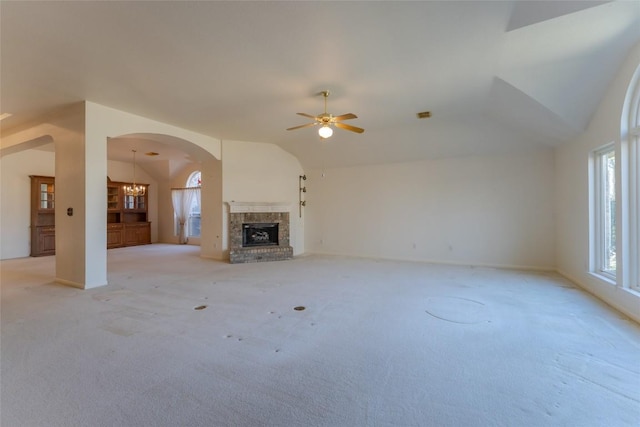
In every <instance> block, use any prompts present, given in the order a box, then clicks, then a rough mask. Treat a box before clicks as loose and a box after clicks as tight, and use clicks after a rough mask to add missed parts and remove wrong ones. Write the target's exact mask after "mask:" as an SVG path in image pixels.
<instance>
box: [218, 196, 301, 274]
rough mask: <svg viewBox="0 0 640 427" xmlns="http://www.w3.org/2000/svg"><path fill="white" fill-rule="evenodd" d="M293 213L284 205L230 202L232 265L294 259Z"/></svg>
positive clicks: (230, 256)
mask: <svg viewBox="0 0 640 427" xmlns="http://www.w3.org/2000/svg"><path fill="white" fill-rule="evenodd" d="M289 211H290V205H286V204H282V203H249V202H244V203H243V202H229V262H231V263H232V264H237V263H247V262H261V261H279V260H285V259H291V258H293V248H292V247H291V246H290V244H289Z"/></svg>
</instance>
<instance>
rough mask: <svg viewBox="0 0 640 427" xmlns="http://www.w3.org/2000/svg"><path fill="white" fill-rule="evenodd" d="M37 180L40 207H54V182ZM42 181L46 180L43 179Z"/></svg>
mask: <svg viewBox="0 0 640 427" xmlns="http://www.w3.org/2000/svg"><path fill="white" fill-rule="evenodd" d="M42 181H43V179H41V180H40V181H39V187H40V209H54V203H55V191H54V187H55V184H54V183H53V182H42ZM44 181H48V180H46V179H44Z"/></svg>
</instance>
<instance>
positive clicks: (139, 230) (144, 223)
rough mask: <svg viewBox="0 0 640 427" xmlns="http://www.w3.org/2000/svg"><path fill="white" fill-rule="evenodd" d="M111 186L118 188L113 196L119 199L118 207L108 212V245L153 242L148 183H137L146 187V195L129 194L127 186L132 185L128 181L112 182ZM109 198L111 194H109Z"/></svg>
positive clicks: (110, 246) (111, 246)
mask: <svg viewBox="0 0 640 427" xmlns="http://www.w3.org/2000/svg"><path fill="white" fill-rule="evenodd" d="M109 186H113V187H114V188H117V197H115V193H116V190H113V194H112V196H113V198H114V199H117V200H118V209H112V210H111V211H110V212H108V213H107V222H108V226H110V227H112V228H111V229H109V228H108V229H107V247H108V248H116V247H119V246H134V245H147V244H149V243H151V223H150V222H149V221H148V211H147V205H148V197H149V196H148V191H149V186H148V185H146V184H137V186H138V187H144V192H145V194H144V195H136V196H133V195H127V194H126V190H125V188H126V187H127V186H131V184H129V183H126V182H112V181H110V182H109V184H108V187H107V188H109ZM107 198H109V194H107Z"/></svg>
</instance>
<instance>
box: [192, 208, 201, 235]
mask: <svg viewBox="0 0 640 427" xmlns="http://www.w3.org/2000/svg"><path fill="white" fill-rule="evenodd" d="M189 237H200V213H198V214H197V215H194V214H191V216H189Z"/></svg>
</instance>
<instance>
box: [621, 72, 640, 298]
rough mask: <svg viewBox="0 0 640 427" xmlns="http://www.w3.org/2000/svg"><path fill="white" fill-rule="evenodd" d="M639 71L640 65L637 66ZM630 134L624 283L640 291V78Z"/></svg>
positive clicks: (632, 105)
mask: <svg viewBox="0 0 640 427" xmlns="http://www.w3.org/2000/svg"><path fill="white" fill-rule="evenodd" d="M638 70H639V71H637V73H638V72H640V67H639V68H638ZM628 129H629V135H628V139H627V141H626V144H622V150H624V152H623V156H622V157H626V158H627V159H628V161H627V162H626V163H624V164H623V169H622V171H621V175H622V177H621V178H622V182H623V199H626V202H627V203H626V206H627V209H625V214H626V215H628V216H626V217H625V218H623V224H624V225H625V227H626V229H627V230H628V232H625V233H623V238H622V240H623V241H622V244H623V253H624V255H625V256H624V264H623V270H624V271H623V284H624V286H625V287H627V288H630V289H633V290H635V291H639V292H640V81H639V80H636V83H635V87H634V93H633V96H632V98H631V103H630V105H629V124H628Z"/></svg>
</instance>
